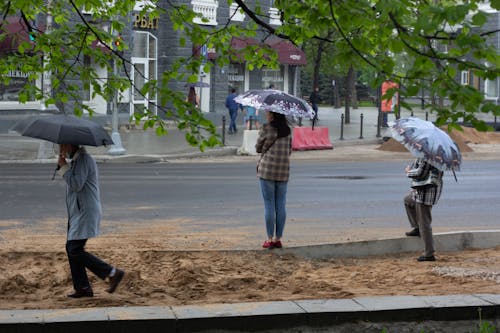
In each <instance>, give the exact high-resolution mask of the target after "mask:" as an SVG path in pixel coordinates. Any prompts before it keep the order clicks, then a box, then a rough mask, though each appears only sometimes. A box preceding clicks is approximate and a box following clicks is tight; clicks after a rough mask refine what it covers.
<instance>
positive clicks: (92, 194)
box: [57, 143, 125, 298]
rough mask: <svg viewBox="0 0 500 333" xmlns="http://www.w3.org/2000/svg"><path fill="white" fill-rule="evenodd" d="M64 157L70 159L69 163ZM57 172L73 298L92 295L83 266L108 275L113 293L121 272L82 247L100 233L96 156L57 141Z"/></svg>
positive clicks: (121, 277)
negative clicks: (62, 187)
mask: <svg viewBox="0 0 500 333" xmlns="http://www.w3.org/2000/svg"><path fill="white" fill-rule="evenodd" d="M66 158H69V159H71V162H70V163H69V164H68V163H67V162H66ZM57 164H58V171H57V172H58V174H59V175H60V176H62V177H63V179H64V180H65V181H66V208H67V211H68V233H67V242H66V252H67V255H68V260H69V266H70V270H71V277H72V279H73V287H74V289H75V291H74V293H72V294H70V295H68V297H72V298H81V297H92V296H94V293H93V291H92V287H91V285H90V282H89V279H88V277H87V272H86V268H88V269H89V270H90V271H92V272H93V273H94V274H95V275H97V276H98V277H100V278H101V279H103V280H105V279H106V278H108V279H109V288H108V289H107V292H109V293H113V292H114V291H115V290H116V288H117V287H118V284H119V283H120V282H121V280H122V279H123V276H124V274H125V273H124V272H123V271H122V270H120V269H117V268H115V267H113V266H111V265H109V264H107V263H105V262H104V261H102V260H101V259H99V258H97V257H96V256H94V255H92V254H91V253H88V252H86V251H85V244H86V242H87V239H88V238H91V237H96V236H97V235H98V234H99V225H100V221H101V200H100V190H99V180H98V171H97V165H96V162H95V160H94V159H93V158H92V156H90V154H88V153H87V151H86V150H85V148H83V147H80V146H78V145H74V144H67V143H64V144H60V151H59V159H58V163H57Z"/></svg>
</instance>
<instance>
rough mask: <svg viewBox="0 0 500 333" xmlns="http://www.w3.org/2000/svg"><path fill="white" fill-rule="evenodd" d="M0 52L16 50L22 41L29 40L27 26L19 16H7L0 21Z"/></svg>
mask: <svg viewBox="0 0 500 333" xmlns="http://www.w3.org/2000/svg"><path fill="white" fill-rule="evenodd" d="M0 35H1V36H2V37H1V38H0V53H12V52H17V49H18V47H19V45H21V43H22V42H29V43H31V41H30V36H29V33H28V27H27V26H26V24H25V23H24V22H23V20H22V18H20V17H7V18H6V19H5V20H3V21H1V22H0Z"/></svg>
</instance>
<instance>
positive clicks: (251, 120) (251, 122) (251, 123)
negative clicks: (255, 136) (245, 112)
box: [248, 116, 253, 130]
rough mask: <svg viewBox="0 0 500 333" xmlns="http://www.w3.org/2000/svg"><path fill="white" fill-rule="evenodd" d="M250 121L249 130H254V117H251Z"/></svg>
mask: <svg viewBox="0 0 500 333" xmlns="http://www.w3.org/2000/svg"><path fill="white" fill-rule="evenodd" d="M248 121H249V124H250V127H249V130H252V128H253V116H250V119H249V120H248Z"/></svg>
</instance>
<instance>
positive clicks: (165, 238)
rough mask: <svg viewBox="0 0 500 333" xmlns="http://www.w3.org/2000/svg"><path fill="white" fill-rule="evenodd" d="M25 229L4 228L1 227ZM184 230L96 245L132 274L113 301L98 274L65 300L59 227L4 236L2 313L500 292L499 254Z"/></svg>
mask: <svg viewBox="0 0 500 333" xmlns="http://www.w3.org/2000/svg"><path fill="white" fill-rule="evenodd" d="M472 134H473V135H472ZM484 134H491V133H484ZM471 138H472V139H473V140H472V139H471ZM459 139H460V138H459ZM459 139H457V138H455V140H456V141H458V140H459ZM462 140H463V141H464V142H465V143H467V144H468V146H469V147H470V148H471V149H470V151H469V152H465V151H464V149H462V151H463V155H464V159H465V160H467V159H475V160H476V159H500V144H498V143H500V136H498V135H495V136H492V137H488V138H485V137H482V136H481V135H477V133H474V132H471V133H470V134H469V136H466V137H465V138H462ZM497 140H498V141H497ZM460 144H461V143H460ZM241 158H248V159H253V158H255V157H241V156H240V157H226V158H225V161H227V162H231V161H237V160H241ZM306 158H307V159H318V160H321V159H329V160H331V159H335V160H338V161H347V160H349V161H357V160H386V159H388V158H391V159H405V160H407V159H408V158H411V155H409V153H407V152H406V151H405V150H404V148H402V149H401V147H398V145H397V144H396V143H394V142H390V141H389V142H386V143H385V144H383V145H382V146H379V145H360V146H355V147H352V146H349V147H336V148H335V149H334V150H331V151H308V152H300V153H297V154H294V159H306ZM208 160H210V159H208ZM214 160H217V161H220V159H214ZM204 161H207V159H204ZM183 162H185V161H183ZM193 162H195V161H193ZM17 223H18V222H16V221H6V220H0V227H2V226H13V225H16V224H17ZM183 223H190V221H179V220H176V221H173V220H157V221H148V226H147V227H144V228H141V227H138V226H130V225H129V226H123V227H122V228H120V230H113V232H110V233H105V235H104V236H102V237H99V238H96V239H91V240H89V242H88V245H87V250H89V251H91V252H94V253H95V254H97V255H99V256H100V257H102V258H103V259H104V260H106V261H109V262H110V263H112V264H114V265H117V266H118V267H120V268H122V269H124V270H125V271H126V277H125V279H124V281H123V283H122V284H121V285H120V287H119V289H118V290H117V292H116V293H115V294H112V295H110V294H107V293H106V292H105V291H104V290H105V289H106V288H107V284H106V282H104V281H101V280H99V279H97V278H96V277H95V276H94V275H92V274H91V273H90V274H89V277H90V278H91V282H92V284H93V287H94V293H95V296H94V297H93V298H87V299H78V300H75V299H68V298H67V297H66V294H68V293H70V292H71V291H72V287H71V277H70V274H69V268H68V264H67V259H66V254H65V253H64V243H65V235H64V230H63V228H62V227H61V226H60V221H43V222H42V223H40V225H39V226H37V227H36V228H31V229H19V228H8V229H4V230H2V232H1V233H0V267H1V268H2V269H1V270H0V309H41V308H71V307H102V306H132V305H139V306H140V305H164V306H168V305H186V304H207V303H231V302H248V301H270V300H292V299H317V298H337V299H338V298H353V297H362V296H375V295H445V294H472V293H500V247H497V248H495V249H487V250H468V251H462V252H457V253H438V256H437V257H438V261H436V262H425V263H419V262H417V261H416V260H415V257H416V256H417V255H419V253H409V254H408V253H406V254H400V255H396V256H385V257H371V258H363V259H357V258H348V259H347V258H346V259H329V260H310V259H304V258H300V257H294V256H291V255H284V254H282V253H281V252H280V251H279V250H271V251H269V250H262V249H259V248H258V246H256V245H255V244H259V243H260V241H261V240H260V239H259V242H258V243H257V242H256V240H257V239H256V238H255V237H254V236H253V235H255V231H252V230H239V231H238V232H233V233H231V232H220V230H217V231H215V232H212V233H207V232H192V233H186V232H185V230H184V231H183V230H181V229H179V227H178V226H179V225H182V224H183ZM105 224H106V221H103V225H105ZM291 228H293V226H291ZM403 231H404V230H400V229H394V230H392V231H390V232H389V233H387V230H384V231H383V232H378V231H377V230H373V229H370V230H368V231H367V230H364V231H363V230H351V233H346V234H335V233H334V232H333V231H332V233H331V234H325V235H318V236H317V237H316V238H315V239H307V238H305V239H303V240H302V242H301V241H298V240H294V242H293V245H294V246H298V245H307V244H311V243H316V244H317V243H321V242H324V241H327V240H328V241H329V242H330V243H334V242H345V241H353V240H362V239H376V238H380V237H382V235H384V236H385V237H392V236H399V235H401V233H402V232H403ZM435 231H439V229H436V230H435ZM287 245H288V244H287V243H285V246H287ZM234 249H239V250H234Z"/></svg>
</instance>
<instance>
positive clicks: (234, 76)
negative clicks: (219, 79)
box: [227, 74, 245, 81]
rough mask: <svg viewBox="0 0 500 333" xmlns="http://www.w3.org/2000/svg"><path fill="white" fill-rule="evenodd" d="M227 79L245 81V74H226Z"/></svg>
mask: <svg viewBox="0 0 500 333" xmlns="http://www.w3.org/2000/svg"><path fill="white" fill-rule="evenodd" d="M227 79H228V81H245V76H244V75H232V74H229V75H228V76H227Z"/></svg>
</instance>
